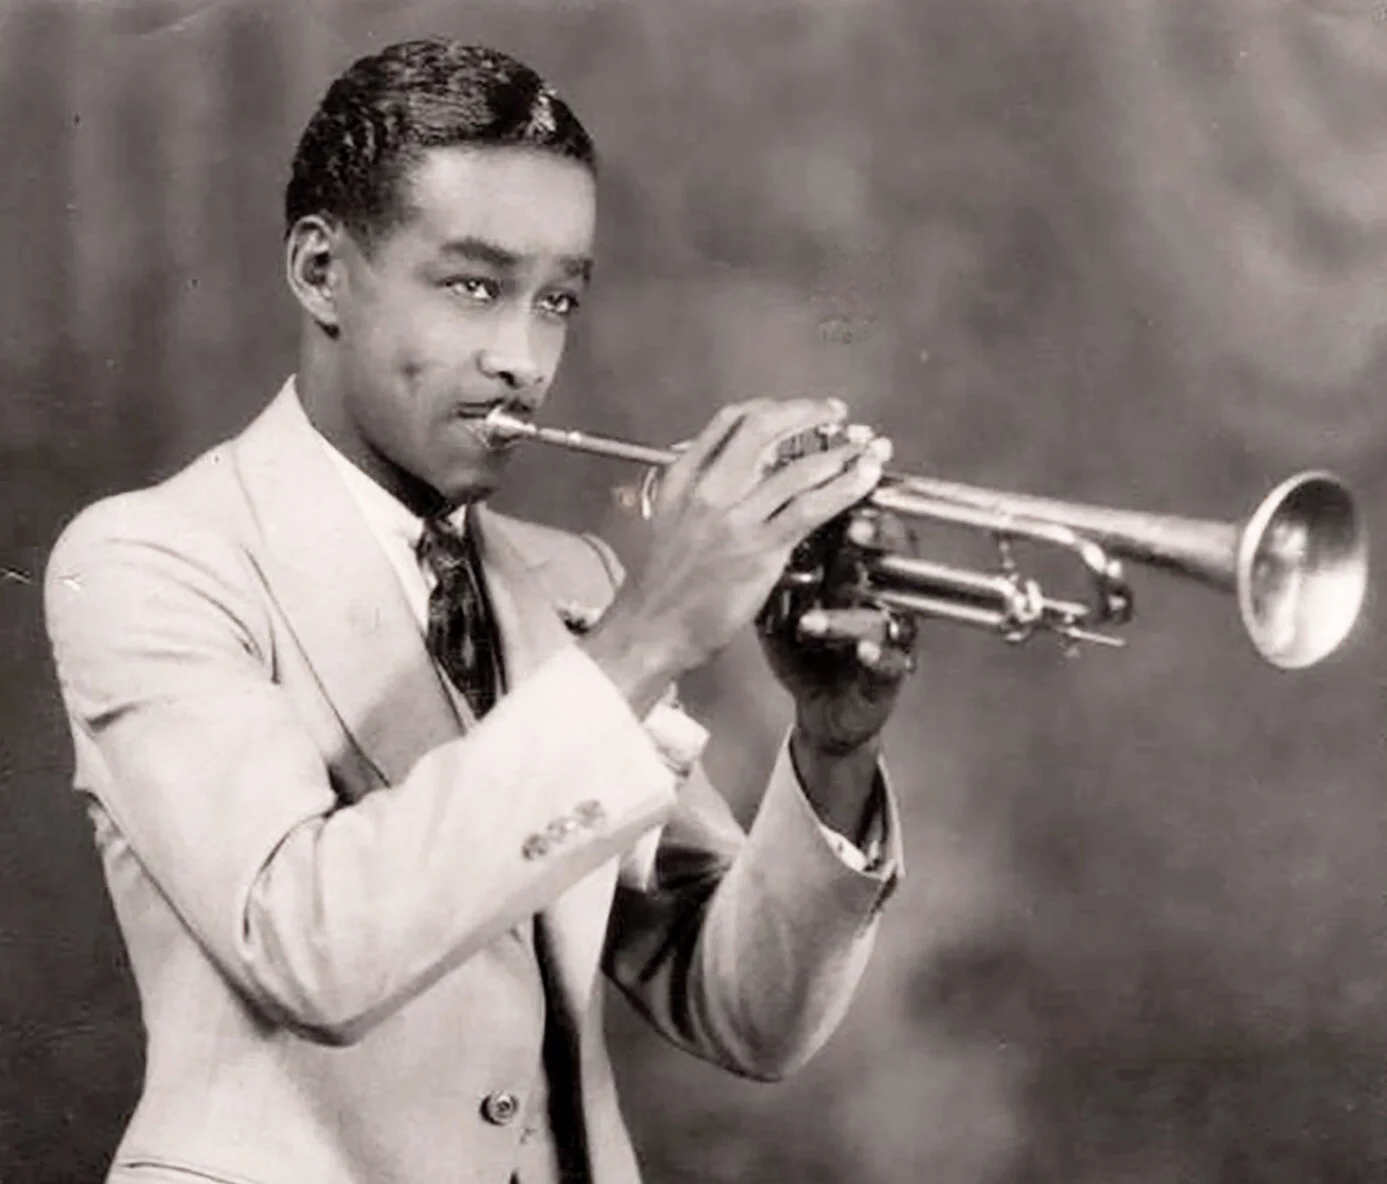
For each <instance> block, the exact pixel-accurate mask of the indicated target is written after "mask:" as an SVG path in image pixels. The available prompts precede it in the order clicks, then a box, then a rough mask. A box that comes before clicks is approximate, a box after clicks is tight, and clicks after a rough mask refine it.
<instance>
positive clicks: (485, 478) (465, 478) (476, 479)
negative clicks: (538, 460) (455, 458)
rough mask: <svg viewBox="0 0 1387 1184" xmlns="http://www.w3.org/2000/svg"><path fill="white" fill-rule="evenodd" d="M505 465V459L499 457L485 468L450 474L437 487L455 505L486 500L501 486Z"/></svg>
mask: <svg viewBox="0 0 1387 1184" xmlns="http://www.w3.org/2000/svg"><path fill="white" fill-rule="evenodd" d="M505 467H506V466H505V462H504V460H502V459H501V458H497V460H496V461H494V462H493V463H491V464H488V465H487V466H486V468H485V469H476V470H472V471H469V472H467V473H457V474H449V475H448V480H446V481H443V482H441V483H440V484H439V485H438V487H437V488H438V489H439V491H440V492H441V493H442V494H443V496H444V497H445V498H446V499H447V501H448V502H449V503H450V504H451V505H454V506H462V505H470V504H472V503H475V502H484V501H486V500H487V498H489V497H491V496H492V495H493V494H494V493H496V491H497V490H498V489H499V488H500V487H501V480H502V477H503V475H504V471H505Z"/></svg>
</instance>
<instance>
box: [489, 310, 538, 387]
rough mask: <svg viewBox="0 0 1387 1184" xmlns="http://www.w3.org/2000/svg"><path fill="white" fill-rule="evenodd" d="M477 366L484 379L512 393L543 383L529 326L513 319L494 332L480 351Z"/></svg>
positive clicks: (521, 319) (517, 318)
mask: <svg viewBox="0 0 1387 1184" xmlns="http://www.w3.org/2000/svg"><path fill="white" fill-rule="evenodd" d="M477 365H478V367H479V368H480V369H481V371H482V373H483V374H485V375H486V376H487V377H488V378H492V379H495V380H496V381H497V382H501V383H504V384H505V386H506V387H507V389H509V390H512V391H525V390H529V389H530V388H531V387H535V386H538V385H539V384H540V383H541V382H542V381H543V379H544V376H545V375H544V368H543V367H542V366H541V365H540V363H539V359H538V358H536V357H535V351H534V346H533V343H532V342H531V340H530V332H529V326H528V325H526V324H525V323H524V320H523V318H520V317H515V318H511V319H510V321H509V322H508V323H507V324H506V325H504V326H501V327H499V328H498V331H497V333H496V334H495V336H494V337H492V339H491V340H490V341H488V342H487V343H486V344H485V345H484V346H483V347H482V349H481V351H480V353H479V354H478V357H477Z"/></svg>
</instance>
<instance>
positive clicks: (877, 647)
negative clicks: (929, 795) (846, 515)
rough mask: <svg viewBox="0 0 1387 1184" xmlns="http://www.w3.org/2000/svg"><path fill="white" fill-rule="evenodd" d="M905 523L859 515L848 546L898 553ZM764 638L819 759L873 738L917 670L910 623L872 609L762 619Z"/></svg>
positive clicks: (829, 607)
mask: <svg viewBox="0 0 1387 1184" xmlns="http://www.w3.org/2000/svg"><path fill="white" fill-rule="evenodd" d="M906 541H907V534H906V531H905V529H904V527H903V526H902V525H901V523H900V521H899V520H898V519H896V518H893V517H891V516H889V515H883V514H879V513H877V512H875V511H872V510H865V509H864V510H856V511H853V512H852V516H851V519H850V522H849V525H848V527H847V531H846V539H845V542H844V545H845V546H846V547H849V548H853V547H856V548H858V549H859V550H860V551H872V550H877V551H887V550H896V549H900V548H902V547H903V546H904V544H905V542H906ZM759 634H760V637H761V644H762V648H763V650H764V651H765V653H766V657H767V660H768V662H769V663H770V667H771V670H772V671H773V672H774V674H775V676H776V678H777V679H778V680H779V681H780V683H781V685H782V686H784V687H785V689H786V690H787V691H788V692H789V693H790V695H791V696H792V697H793V699H794V701H795V725H796V731H797V733H798V737H797V738H798V739H799V741H800V742H801V744H802V745H803V746H807V747H809V748H811V749H813V750H815V751H816V752H818V753H822V754H824V755H827V756H846V755H848V754H849V753H852V752H854V751H856V750H858V749H861V748H862V747H863V746H865V745H869V744H871V742H872V741H874V740H875V739H876V737H877V736H878V734H879V733H880V732H881V730H882V728H883V727H884V726H885V724H886V722H887V720H888V719H889V718H890V716H891V713H892V711H893V710H894V709H895V706H896V702H897V699H898V697H899V693H900V688H901V685H902V684H903V682H904V680H905V677H906V676H907V675H908V674H909V673H911V671H913V670H914V668H915V640H916V628H915V623H914V621H913V619H911V618H910V617H907V616H901V615H897V614H894V613H891V612H889V611H887V610H886V609H883V608H879V607H876V606H873V605H870V604H860V603H857V604H855V603H847V604H841V605H835V604H834V603H833V600H832V598H830V599H829V601H828V603H827V604H824V605H816V606H814V607H810V608H808V609H807V611H804V612H802V613H801V612H795V611H791V612H789V613H771V612H767V613H765V614H763V616H762V618H761V622H760V629H759Z"/></svg>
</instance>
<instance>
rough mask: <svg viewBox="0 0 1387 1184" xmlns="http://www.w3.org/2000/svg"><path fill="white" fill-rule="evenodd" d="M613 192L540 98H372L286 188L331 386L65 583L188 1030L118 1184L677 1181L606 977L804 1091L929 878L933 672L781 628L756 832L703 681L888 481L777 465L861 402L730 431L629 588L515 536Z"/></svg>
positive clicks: (254, 434)
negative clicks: (621, 1045) (711, 745)
mask: <svg viewBox="0 0 1387 1184" xmlns="http://www.w3.org/2000/svg"><path fill="white" fill-rule="evenodd" d="M595 200H596V183H595V160H594V153H593V148H592V145H591V143H590V140H589V137H588V135H587V133H586V132H585V131H584V129H583V127H582V126H581V124H580V123H579V122H578V120H577V119H576V118H575V117H574V115H573V113H572V112H571V111H570V109H569V108H568V107H567V106H566V105H565V104H564V103H563V102H562V101H561V100H560V99H559V98H558V96H557V95H556V94H555V93H554V92H553V90H551V89H550V88H549V87H548V86H547V85H546V84H545V83H544V82H543V81H542V80H541V79H540V78H538V77H537V76H536V75H535V74H534V73H533V72H531V71H530V70H529V69H527V68H526V67H525V66H523V65H521V64H520V63H518V62H515V61H513V60H512V59H510V58H507V57H505V56H504V55H502V54H499V53H495V52H491V51H487V50H482V49H477V48H473V47H467V46H461V45H457V44H454V43H448V42H442V41H419V42H412V43H406V44H402V45H396V46H393V47H391V48H388V49H386V50H384V51H383V52H381V53H380V54H378V55H376V56H374V57H371V58H366V59H363V60H362V61H359V62H357V63H356V64H355V65H353V66H352V67H351V68H350V69H349V70H347V71H346V73H345V74H343V75H342V76H341V77H340V78H338V79H337V81H336V82H334V84H333V85H332V87H331V88H330V89H329V91H328V92H327V94H326V96H325V97H324V99H323V101H322V103H321V105H320V107H319V109H318V110H317V112H316V113H315V114H314V116H313V118H312V120H311V121H310V123H309V125H308V127H307V129H306V130H305V132H304V134H303V137H302V140H301V142H300V144H299V147H298V151H297V154H296V156H295V159H294V163H293V171H292V178H291V180H290V182H289V185H288V189H287V194H286V215H287V243H286V260H287V279H288V284H289V287H290V289H291V290H292V292H293V294H294V296H295V298H296V299H297V302H298V305H299V307H300V309H301V311H302V317H301V323H302V333H301V337H300V346H299V356H298V360H297V366H296V369H295V374H294V377H293V378H292V379H290V380H289V381H288V382H287V383H286V384H285V386H284V387H283V389H282V390H281V391H280V392H279V393H278V395H277V396H276V397H275V398H274V399H273V400H272V401H271V402H270V403H269V405H268V406H267V407H266V409H265V410H264V411H263V412H262V413H261V414H260V415H259V417H258V418H257V419H256V420H255V421H254V422H253V423H252V424H251V425H250V426H249V427H248V428H247V429H246V430H245V431H244V432H243V433H242V434H240V435H239V436H237V437H236V438H234V439H232V440H230V441H228V442H226V443H225V444H223V445H221V446H219V447H217V448H215V449H213V450H212V451H210V452H209V453H207V454H205V455H204V456H202V457H201V458H199V459H198V460H196V461H195V462H194V463H192V464H191V465H190V466H189V467H188V468H186V469H185V470H183V471H182V472H181V473H179V474H177V475H176V476H174V477H172V478H171V479H169V480H168V481H165V482H163V483H162V484H160V485H158V486H155V487H152V488H148V489H144V490H139V491H136V492H131V493H127V494H124V495H121V496H117V497H114V498H111V499H108V500H105V501H103V502H101V503H99V504H97V505H96V506H94V507H91V508H90V509H88V510H87V511H85V512H84V513H83V514H82V515H80V516H79V517H78V519H77V520H76V521H75V522H74V523H72V524H71V525H70V526H69V527H68V528H67V530H66V531H65V532H64V534H63V536H62V538H61V540H60V541H59V543H58V545H57V547H56V549H55V551H54V554H53V557H52V560H51V563H50V566H49V571H48V580H47V585H46V608H47V621H48V627H49V632H50V637H51V641H52V646H53V651H54V655H55V660H56V665H57V671H58V674H59V678H60V683H61V687H62V692H63V697H64V701H65V704H66V706H67V709H68V712H69V714H70V717H71V722H72V730H73V736H74V742H75V747H76V774H75V787H76V789H77V791H78V792H79V793H80V794H81V795H83V797H84V799H85V800H86V802H87V804H88V807H89V811H90V817H91V820H92V823H93V826H94V831H95V836H96V841H97V844H98V847H99V850H100V854H101V858H102V860H103V865H104V870H105V874H106V878H107V883H108V885H109V889H110V893H111V896H112V899H113V901H114V905H115V910H116V914H117V917H118V920H119V923H120V925H121V929H122V932H123V934H124V937H125V940H126V943H127V946H128V949H129V953H130V959H131V963H132V966H133V970H134V975H135V979H136V983H137V985H138V988H139V991H140V997H141V1002H142V1007H143V1016H144V1021H145V1026H146V1029H147V1037H148V1056H147V1064H146V1075H145V1082H144V1087H143V1092H142V1096H141V1099H140V1102H139V1105H138V1107H137V1109H136V1111H135V1113H134V1115H133V1117H132V1119H131V1121H130V1124H129V1126H128V1128H127V1130H126V1133H125V1136H124V1139H123V1140H122V1143H121V1147H120V1149H119V1151H118V1152H117V1154H116V1157H115V1161H114V1164H113V1166H112V1169H111V1174H110V1176H109V1179H111V1180H112V1181H122V1182H124V1184H137V1182H142V1181H156V1180H158V1181H171V1180H186V1179H192V1178H196V1179H207V1180H224V1181H236V1182H238V1184H385V1182H386V1181H392V1182H402V1181H425V1180H427V1181H435V1180H437V1181H444V1180H446V1181H449V1182H453V1184H456V1182H458V1181H477V1182H479V1184H480V1182H487V1184H506V1182H507V1181H518V1182H519V1184H550V1182H557V1181H561V1180H565V1181H570V1180H571V1181H592V1182H595V1184H634V1182H635V1181H636V1180H638V1178H639V1172H638V1167H637V1164H636V1161H635V1157H634V1155H633V1152H632V1150H631V1146H630V1143H629V1140H628V1137H627V1134H626V1131H625V1128H624V1126H623V1123H622V1119H621V1115H620V1112H619V1109H618V1105H617V1100H616V1098H615V1094H614V1087H613V1081H612V1075H611V1070H610V1066H609V1063H608V1059H607V1052H606V1049H605V1047H604V1038H603V1034H602V1029H601V1014H602V987H603V981H604V979H607V980H610V981H611V982H613V983H615V984H616V985H617V986H618V987H619V988H620V989H621V990H622V991H623V992H624V993H625V994H626V995H627V996H628V997H629V998H630V1000H631V1001H632V1002H633V1004H634V1005H635V1006H636V1008H637V1009H638V1010H639V1011H640V1012H641V1013H642V1014H643V1015H645V1016H646V1017H647V1018H648V1019H649V1020H650V1022H651V1023H652V1024H654V1025H655V1026H656V1027H657V1028H658V1029H659V1030H660V1031H661V1032H662V1033H664V1034H665V1035H666V1036H667V1037H668V1038H669V1039H671V1040H672V1041H673V1042H675V1043H676V1044H678V1045H679V1046H681V1047H683V1048H685V1049H688V1050H689V1051H691V1052H693V1053H695V1054H696V1055H699V1056H701V1057H704V1058H706V1059H708V1060H711V1061H713V1062H716V1063H717V1064H720V1065H722V1066H725V1067H726V1068H727V1069H729V1070H731V1071H733V1072H736V1073H740V1074H744V1075H747V1076H751V1077H755V1078H762V1079H773V1078H777V1077H780V1076H782V1075H783V1074H785V1073H787V1072H789V1071H791V1070H793V1069H794V1068H796V1067H797V1066H799V1065H801V1064H802V1063H803V1062H804V1061H805V1060H806V1059H807V1058H808V1057H810V1056H811V1055H812V1054H813V1053H814V1052H815V1051H816V1050H817V1049H818V1048H820V1047H821V1046H822V1045H823V1043H824V1041H825V1040H826V1039H827V1038H828V1036H829V1035H830V1033H831V1032H832V1030H833V1029H834V1027H835V1025H836V1024H837V1022H838V1021H839V1019H840V1017H841V1016H842V1014H843V1012H844V1010H845V1008H846V1007H847V1005H848V1003H849V1000H850V997H851V994H852V992H853V990H854V988H855V985H856V983H857V981H858V979H859V977H860V975H861V972H862V969H863V966H864V964H865V961H866V959H867V957H868V953H869V950H870V947H871V944H872V940H873V934H874V930H875V923H876V919H877V916H878V911H879V909H880V907H881V905H882V903H883V901H884V900H885V899H886V897H887V896H888V894H889V892H890V890H891V888H892V886H893V884H894V883H895V880H896V878H897V876H898V874H899V864H900V854H899V834H898V827H897V824H896V822H895V819H894V812H893V807H892V804H891V801H890V796H889V792H888V790H887V788H886V786H885V783H884V780H883V776H882V772H881V767H880V733H881V729H882V727H883V725H884V724H885V723H886V720H887V718H888V716H889V715H890V712H891V710H892V707H893V705H894V703H895V701H896V695H897V690H898V688H899V685H900V682H901V679H902V678H903V676H904V675H905V673H906V671H907V669H908V668H909V665H910V648H911V640H910V637H909V636H908V634H907V632H906V631H901V630H894V629H893V630H887V629H885V628H883V618H882V617H881V616H880V615H879V614H876V613H874V612H872V611H869V610H866V611H865V615H864V610H854V611H855V612H856V615H844V616H838V617H835V616H834V615H833V614H832V613H831V612H830V613H824V612H819V613H817V614H816V615H814V616H813V617H812V618H811V620H810V621H809V622H808V626H807V627H806V628H805V629H800V628H799V627H798V626H797V625H796V623H795V621H794V620H793V619H791V620H789V621H788V622H783V621H782V622H771V621H770V618H763V620H764V621H766V622H768V623H767V624H766V625H765V627H764V628H763V629H762V637H763V642H764V645H765V649H766V651H767V654H768V656H769V659H770V662H771V665H772V668H773V669H774V671H775V673H776V675H777V677H778V678H779V679H780V681H781V682H782V683H783V684H784V685H785V687H786V688H787V689H788V691H789V692H790V694H791V695H792V696H793V698H794V700H795V706H796V711H795V722H794V724H793V727H792V728H791V730H790V732H789V735H788V736H787V737H786V739H785V743H784V745H783V747H782V750H781V752H780V754H779V757H778V759H777V761H776V765H775V768H774V771H773V773H772V775H771V777H770V781H769V784H768V786H767V788H766V791H765V795H764V798H763V801H762V804H761V806H760V808H759V811H758V814H757V816H756V819H755V822H754V824H753V825H752V826H751V827H750V829H749V831H748V832H746V833H743V831H742V830H741V828H740V827H739V826H738V825H737V824H736V822H735V821H734V820H733V818H732V816H731V814H730V812H729V811H728V809H727V807H726V805H725V804H724V802H723V801H722V799H721V798H719V797H718V795H717V794H716V792H715V791H714V790H713V789H712V787H711V786H710V785H709V783H708V781H707V779H706V778H705V776H704V774H703V772H702V770H701V767H700V765H699V753H700V751H701V748H702V746H703V741H704V739H705V735H704V733H703V730H702V729H701V728H700V727H699V726H698V725H697V724H696V723H695V722H694V721H692V720H691V719H689V718H688V717H687V716H685V715H684V714H683V713H682V712H681V711H680V710H679V708H678V707H677V705H676V703H675V701H674V700H673V698H672V689H673V687H674V685H675V683H676V682H677V680H678V679H679V677H680V676H681V675H682V674H684V673H685V672H686V671H688V670H690V669H692V668H694V667H696V666H698V665H699V664H700V663H702V662H704V661H705V660H707V659H708V658H709V657H710V656H711V655H713V654H715V653H716V652H717V651H718V650H720V649H721V648H722V647H723V646H724V645H726V644H727V642H728V641H729V640H730V639H731V638H732V637H733V635H734V634H735V633H736V632H737V631H738V630H740V629H742V628H743V627H744V626H746V625H747V624H748V623H750V622H752V621H753V620H754V619H755V618H756V617H757V614H758V610H760V609H761V607H762V605H763V604H765V603H766V602H767V598H768V597H769V596H770V594H771V592H772V589H773V588H774V586H775V585H776V582H777V578H778V577H779V575H780V573H781V571H782V569H783V568H784V566H785V564H786V562H787V560H788V558H789V556H790V554H791V551H792V549H793V548H794V547H795V546H796V545H797V544H798V543H799V542H800V541H801V540H802V539H804V538H805V537H806V536H807V535H809V534H810V533H811V532H813V531H814V530H815V529H816V528H818V527H819V526H820V525H822V524H824V523H826V522H828V521H830V520H832V519H834V518H835V517H837V516H838V515H841V514H842V513H844V512H845V511H847V510H849V508H850V507H853V506H854V505H855V504H857V503H858V502H859V501H860V500H861V499H862V498H863V497H864V495H866V494H867V493H868V492H869V491H870V490H871V489H872V488H873V487H874V486H875V485H876V483H877V481H878V480H879V478H880V475H881V466H882V463H883V461H884V459H885V452H886V449H885V447H884V444H883V442H881V441H870V440H869V441H862V440H860V439H858V438H856V437H854V438H852V440H851V441H850V442H847V443H842V444H839V445H836V446H832V447H829V448H826V449H824V450H822V451H816V452H811V453H810V454H808V455H805V456H802V457H800V458H798V459H795V460H793V461H790V462H789V463H786V464H783V465H781V466H779V467H776V468H774V469H772V470H770V471H767V470H766V468H765V466H764V465H763V463H762V461H763V458H764V457H765V455H766V454H767V453H768V451H770V450H772V449H773V448H774V446H775V444H776V443H777V441H779V440H781V439H782V438H784V437H786V436H789V435H792V434H795V433H800V432H804V431H806V430H810V429H814V428H817V427H819V426H821V425H824V424H832V423H837V422H840V421H841V420H842V417H843V408H842V407H841V406H836V405H832V404H825V403H820V402H811V401H794V400H792V401H786V402H769V401H758V402H752V403H743V404H739V405H736V406H730V407H726V408H724V409H722V410H721V411H719V412H718V413H717V414H716V415H715V416H714V418H713V419H712V421H711V422H710V423H709V425H708V426H707V427H706V428H705V429H704V430H703V431H702V432H701V433H700V434H699V435H698V437H697V438H696V439H695V440H694V441H693V442H692V445H691V447H690V448H689V449H688V450H687V452H686V453H685V454H684V455H683V456H682V457H681V458H680V459H679V460H678V461H677V463H675V464H673V465H672V466H671V467H670V468H669V469H668V471H667V472H666V474H665V479H664V480H663V482H662V488H661V492H660V495H659V499H658V504H657V507H656V511H655V513H654V516H653V519H652V521H651V523H650V545H649V549H648V553H647V556H646V558H645V560H644V561H643V562H642V563H641V564H640V565H639V567H638V568H637V569H636V570H633V571H632V572H631V573H630V574H629V575H626V576H625V577H624V578H623V575H622V573H621V572H620V570H619V568H618V566H617V564H616V561H615V559H614V557H613V555H612V553H611V551H610V550H609V549H608V548H607V547H606V546H605V545H604V544H603V543H601V542H600V541H599V540H597V539H595V538H590V537H580V536H575V535H571V534H566V533H562V532H559V531H555V530H552V529H548V528H545V527H541V526H538V525H534V524H529V523H524V522H519V521H516V520H513V519H509V518H506V517H503V516H502V515H500V514H498V513H495V512H494V511H491V510H489V509H487V508H486V506H485V502H486V500H487V498H488V496H489V495H490V494H491V493H492V492H493V490H495V489H496V488H497V486H498V484H499V482H500V481H501V479H502V477H503V475H504V472H505V468H506V463H507V458H508V453H507V451H506V449H504V448H501V447H496V446H493V444H492V443H490V442H489V441H488V439H487V437H486V434H485V433H484V432H483V431H481V430H480V424H481V422H482V420H483V418H484V417H485V416H486V414H487V413H488V412H490V411H493V410H494V409H496V408H498V407H503V408H505V409H506V410H507V411H508V412H510V413H511V414H514V415H520V416H529V415H532V414H533V413H534V412H536V411H537V410H538V409H539V408H540V407H541V405H542V404H543V402H544V399H545V396H546V393H547V391H548V389H549V385H550V383H551V381H552V379H553V377H554V373H555V369H556V367H557V366H558V363H559V359H560V356H561V354H562V352H563V348H564V344H565V340H566V338H567V335H568V332H569V324H570V321H571V318H572V317H573V314H574V313H575V312H576V310H577V308H578V305H579V303H580V301H581V300H582V297H583V294H584V291H585V288H586V287H587V284H588V281H589V274H590V270H591V255H592V244H593V232H594V215H595ZM859 529H861V528H860V527H859ZM574 604H578V605H584V604H587V605H592V606H594V608H595V609H596V610H597V611H596V613H595V614H594V619H592V620H585V621H581V622H573V621H569V622H568V623H567V624H568V625H575V624H576V625H578V626H580V627H579V628H570V627H566V624H565V621H564V619H563V617H562V616H561V610H562V609H563V608H564V607H565V606H571V605H574ZM808 632H816V633H818V634H820V635H831V636H835V637H841V636H843V635H847V636H849V637H851V636H853V635H854V633H855V632H856V633H858V634H860V642H861V644H859V645H857V646H856V647H855V648H854V646H853V645H852V644H847V645H846V646H842V645H840V646H838V647H830V648H825V647H824V646H823V645H822V644H818V643H815V642H814V641H813V639H806V637H805V636H804V634H805V633H808Z"/></svg>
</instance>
